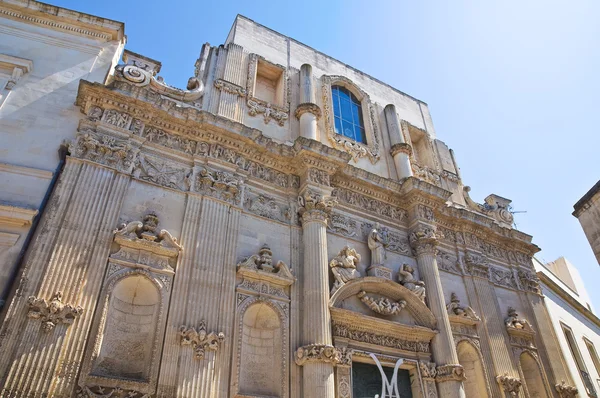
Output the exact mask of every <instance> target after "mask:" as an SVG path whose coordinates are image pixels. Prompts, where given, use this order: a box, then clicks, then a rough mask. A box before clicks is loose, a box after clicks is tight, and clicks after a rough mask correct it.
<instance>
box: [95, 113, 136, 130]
mask: <svg viewBox="0 0 600 398" xmlns="http://www.w3.org/2000/svg"><path fill="white" fill-rule="evenodd" d="M131 119H132V118H131V116H130V115H129V114H127V113H125V112H119V111H116V110H114V109H109V110H107V111H105V112H104V115H103V117H102V121H103V122H105V123H108V124H112V125H113V126H115V127H118V128H120V129H124V130H127V129H129V124H130V123H131Z"/></svg>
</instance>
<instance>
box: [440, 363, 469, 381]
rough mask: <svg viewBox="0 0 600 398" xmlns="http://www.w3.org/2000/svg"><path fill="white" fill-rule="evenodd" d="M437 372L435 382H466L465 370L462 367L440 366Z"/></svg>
mask: <svg viewBox="0 0 600 398" xmlns="http://www.w3.org/2000/svg"><path fill="white" fill-rule="evenodd" d="M436 370H437V373H436V376H435V381H436V382H438V383H443V382H445V381H451V380H454V381H464V380H466V376H465V369H464V368H463V367H462V366H461V365H458V364H456V365H440V366H438V367H437V369H436Z"/></svg>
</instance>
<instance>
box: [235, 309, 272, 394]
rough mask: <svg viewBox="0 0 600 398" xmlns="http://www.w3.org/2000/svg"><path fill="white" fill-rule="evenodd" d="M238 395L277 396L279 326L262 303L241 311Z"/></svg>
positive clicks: (270, 310)
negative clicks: (242, 312) (242, 315)
mask: <svg viewBox="0 0 600 398" xmlns="http://www.w3.org/2000/svg"><path fill="white" fill-rule="evenodd" d="M241 340H242V341H241V343H242V350H241V358H240V360H241V363H240V379H239V394H240V395H243V396H252V397H281V396H282V392H281V378H282V374H281V372H282V367H281V363H282V361H283V357H282V356H283V351H282V328H281V321H280V320H279V316H278V315H277V313H276V312H275V311H274V310H273V309H272V308H271V307H270V306H269V305H268V304H266V303H256V304H252V305H251V306H250V307H248V309H247V310H246V312H245V313H244V318H243V325H242V339H241Z"/></svg>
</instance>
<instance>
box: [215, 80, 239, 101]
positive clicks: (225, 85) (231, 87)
mask: <svg viewBox="0 0 600 398" xmlns="http://www.w3.org/2000/svg"><path fill="white" fill-rule="evenodd" d="M214 86H215V88H216V89H217V90H221V91H224V92H226V93H229V94H234V95H237V96H238V97H244V96H245V95H246V89H245V88H244V87H241V86H238V85H237V84H233V83H231V82H228V81H227V80H223V79H217V80H215V83H214Z"/></svg>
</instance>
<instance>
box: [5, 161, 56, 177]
mask: <svg viewBox="0 0 600 398" xmlns="http://www.w3.org/2000/svg"><path fill="white" fill-rule="evenodd" d="M0 172H3V173H8V174H20V175H23V176H27V177H36V178H43V179H45V180H49V179H51V178H52V174H53V173H52V172H51V171H48V170H41V169H35V168H33V167H25V166H17V165H14V164H8V163H0Z"/></svg>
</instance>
